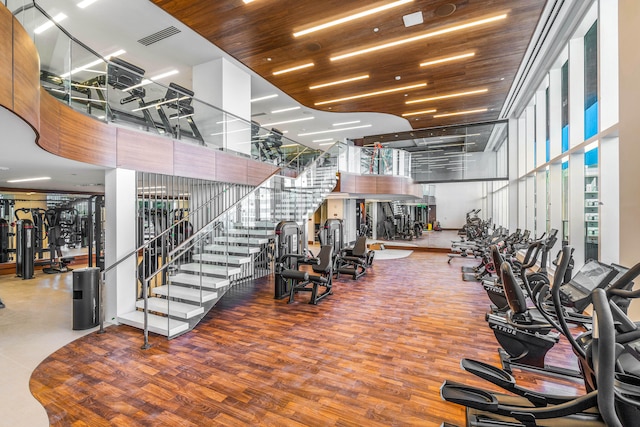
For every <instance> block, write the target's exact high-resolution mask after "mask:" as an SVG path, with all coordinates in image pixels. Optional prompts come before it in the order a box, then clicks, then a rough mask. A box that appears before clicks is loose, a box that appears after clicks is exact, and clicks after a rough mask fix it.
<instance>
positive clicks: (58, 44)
mask: <svg viewBox="0 0 640 427" xmlns="http://www.w3.org/2000/svg"><path fill="white" fill-rule="evenodd" d="M6 3H7V7H8V8H9V10H11V11H13V12H14V15H15V16H16V19H18V21H19V22H20V23H21V24H22V26H23V27H24V28H25V29H26V31H27V33H28V34H30V35H31V36H32V37H33V40H34V43H35V45H36V48H37V50H38V53H39V55H40V66H41V72H40V82H41V86H42V87H43V88H44V90H46V91H47V92H48V93H50V94H51V95H52V96H54V97H55V98H57V99H58V100H59V101H60V102H63V103H64V104H66V105H68V106H69V107H71V108H73V109H74V110H76V111H79V112H81V113H83V114H87V115H89V116H92V117H94V118H95V119H96V120H100V121H103V122H105V123H114V124H117V125H120V126H126V127H131V128H135V129H137V130H141V131H145V132H150V133H153V134H156V135H159V136H163V137H167V138H172V139H176V140H180V141H182V142H185V143H191V144H196V145H201V146H206V147H208V148H210V149H214V150H223V151H228V152H232V153H234V154H237V155H239V156H244V157H249V158H253V159H256V160H259V161H262V162H267V163H270V164H274V165H276V166H280V167H283V166H285V165H286V167H287V170H286V171H285V174H288V175H292V176H296V175H297V174H298V173H299V172H300V171H302V170H303V169H304V168H305V166H307V165H308V164H310V162H311V161H313V160H314V159H315V158H316V157H317V156H318V155H319V154H320V153H322V150H318V149H314V148H310V147H308V146H305V145H304V144H301V143H299V142H296V141H293V140H291V139H289V138H287V137H286V136H284V135H283V132H281V131H279V130H278V129H265V128H262V127H260V125H259V124H258V123H256V122H251V121H248V120H245V119H243V118H240V117H238V116H235V115H233V114H230V113H227V112H225V111H223V110H221V109H219V108H217V107H215V106H213V105H211V104H208V103H206V102H203V101H201V100H198V99H197V98H195V97H194V95H195V94H194V93H193V92H192V91H191V90H189V89H187V88H184V87H181V86H179V85H177V84H175V83H169V84H168V85H164V84H161V83H158V82H156V81H153V80H151V78H148V77H147V76H145V70H144V69H142V68H140V67H138V66H136V65H134V64H131V63H129V62H125V61H124V60H122V59H121V58H120V57H121V56H122V55H123V54H125V53H126V52H124V51H123V50H114V51H113V52H105V53H104V55H105V56H101V55H100V54H98V53H97V52H95V51H93V50H92V49H91V48H89V47H87V46H86V45H84V44H83V43H82V42H80V41H78V40H76V39H75V38H73V36H72V35H71V34H69V33H68V32H67V31H66V30H65V29H64V26H63V24H58V23H57V22H56V23H55V24H54V22H55V21H57V20H58V19H57V17H49V16H48V15H46V13H45V12H44V11H43V10H42V9H41V8H40V7H39V6H38V5H36V4H34V2H32V1H24V0H14V1H7V2H6ZM43 25H49V28H47V29H45V30H42V28H43ZM165 78H166V77H165ZM156 79H157V77H156ZM345 148H346V149H345V150H343V151H342V152H341V154H340V159H339V162H338V163H339V168H340V171H342V172H349V173H355V174H379V175H396V176H406V177H409V176H411V154H410V153H408V152H406V151H403V150H397V149H393V148H382V147H373V148H366V147H365V148H363V147H355V146H347V145H346V144H345Z"/></svg>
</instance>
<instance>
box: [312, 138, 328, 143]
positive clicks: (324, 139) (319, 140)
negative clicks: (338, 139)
mask: <svg viewBox="0 0 640 427" xmlns="http://www.w3.org/2000/svg"><path fill="white" fill-rule="evenodd" d="M326 141H333V138H323V139H314V140H313V141H311V142H326Z"/></svg>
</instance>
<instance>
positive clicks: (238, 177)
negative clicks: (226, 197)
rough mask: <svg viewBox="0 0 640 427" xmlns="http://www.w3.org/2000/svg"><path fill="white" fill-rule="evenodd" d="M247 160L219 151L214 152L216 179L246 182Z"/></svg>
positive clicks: (237, 182) (239, 182) (238, 182)
mask: <svg viewBox="0 0 640 427" xmlns="http://www.w3.org/2000/svg"><path fill="white" fill-rule="evenodd" d="M248 163H249V160H248V159H246V158H244V157H238V156H234V155H232V154H228V153H225V152H223V151H219V152H217V153H216V178H217V180H218V181H224V182H233V183H235V184H247V183H248V179H247V174H248V173H249V166H248Z"/></svg>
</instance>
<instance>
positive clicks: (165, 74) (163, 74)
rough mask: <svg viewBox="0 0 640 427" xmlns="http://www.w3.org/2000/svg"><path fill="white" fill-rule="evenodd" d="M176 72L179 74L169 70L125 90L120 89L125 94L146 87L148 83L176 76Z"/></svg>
mask: <svg viewBox="0 0 640 427" xmlns="http://www.w3.org/2000/svg"><path fill="white" fill-rule="evenodd" d="M178 72H179V71H178V70H171V71H167V72H166V73H162V74H158V75H157V76H153V77H149V78H148V79H143V80H142V81H141V82H140V83H138V84H137V85H133V86H129V87H128V88H126V89H122V91H123V92H127V91H130V90H132V89H135V88H138V87H141V86H146V85H148V84H149V83H153V82H154V81H156V80H160V79H164V78H165V77H169V76H173V75H175V74H178Z"/></svg>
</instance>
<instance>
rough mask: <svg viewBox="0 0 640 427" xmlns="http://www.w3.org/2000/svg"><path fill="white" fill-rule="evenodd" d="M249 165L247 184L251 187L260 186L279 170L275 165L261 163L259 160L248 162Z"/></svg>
mask: <svg viewBox="0 0 640 427" xmlns="http://www.w3.org/2000/svg"><path fill="white" fill-rule="evenodd" d="M247 165H248V171H247V184H249V185H258V184H260V183H262V182H263V181H264V180H265V179H267V177H268V176H269V175H271V174H272V173H274V172H275V171H276V170H277V169H278V168H277V167H276V166H274V165H270V164H267V163H263V162H259V161H257V160H247Z"/></svg>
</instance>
